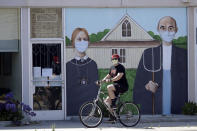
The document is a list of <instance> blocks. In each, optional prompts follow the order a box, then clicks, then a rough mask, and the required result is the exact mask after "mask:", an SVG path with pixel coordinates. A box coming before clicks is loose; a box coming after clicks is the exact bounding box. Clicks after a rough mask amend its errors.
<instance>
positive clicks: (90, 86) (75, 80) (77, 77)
mask: <svg viewBox="0 0 197 131" xmlns="http://www.w3.org/2000/svg"><path fill="white" fill-rule="evenodd" d="M71 42H72V46H73V48H75V57H74V58H73V59H72V60H70V61H68V62H67V63H66V96H67V97H66V98H67V106H66V107H67V115H68V116H77V115H78V113H79V109H80V107H81V105H82V104H83V103H85V102H87V101H90V100H93V99H94V98H96V96H97V93H98V86H97V85H96V84H95V81H96V80H98V69H97V64H96V62H95V61H94V60H92V59H91V58H89V57H88V56H87V54H86V50H87V49H88V44H89V36H88V32H87V30H86V29H85V28H76V29H75V30H74V31H73V33H72V38H71Z"/></svg>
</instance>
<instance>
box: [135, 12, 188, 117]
mask: <svg viewBox="0 0 197 131" xmlns="http://www.w3.org/2000/svg"><path fill="white" fill-rule="evenodd" d="M157 30H158V32H159V34H160V37H161V38H162V42H161V43H162V44H161V45H160V46H158V47H154V48H149V49H146V50H145V51H144V52H143V55H142V57H141V60H140V63H139V66H138V69H137V73H136V79H135V83H134V93H133V99H134V102H135V103H136V104H140V109H141V112H142V114H152V112H153V107H154V111H155V114H163V115H170V114H180V113H181V109H182V107H183V106H184V103H185V102H187V100H188V90H187V89H188V88H187V51H186V50H185V49H183V48H178V47H176V46H174V45H173V42H172V40H173V39H174V37H175V34H176V33H177V31H178V28H177V24H176V20H175V19H174V18H172V17H170V16H165V17H163V18H161V19H160V20H159V23H158V27H157ZM149 69H150V70H151V71H155V70H157V69H160V70H159V71H158V72H155V73H154V80H153V73H152V72H151V71H150V70H149ZM153 95H154V101H153V100H152V96H153ZM153 102H154V106H153V105H152V103H153Z"/></svg>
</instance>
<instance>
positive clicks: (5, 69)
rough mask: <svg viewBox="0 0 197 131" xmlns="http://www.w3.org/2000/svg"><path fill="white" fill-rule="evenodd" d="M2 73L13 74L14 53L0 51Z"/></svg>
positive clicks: (5, 74)
mask: <svg viewBox="0 0 197 131" xmlns="http://www.w3.org/2000/svg"><path fill="white" fill-rule="evenodd" d="M0 75H3V76H10V75H12V53H0Z"/></svg>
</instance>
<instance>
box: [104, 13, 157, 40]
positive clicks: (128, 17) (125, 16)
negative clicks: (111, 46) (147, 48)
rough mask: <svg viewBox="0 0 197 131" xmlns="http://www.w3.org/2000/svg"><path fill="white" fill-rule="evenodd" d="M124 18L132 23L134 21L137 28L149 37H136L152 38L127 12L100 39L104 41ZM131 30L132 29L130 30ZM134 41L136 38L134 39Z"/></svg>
mask: <svg viewBox="0 0 197 131" xmlns="http://www.w3.org/2000/svg"><path fill="white" fill-rule="evenodd" d="M125 19H127V20H129V21H131V22H132V23H134V24H135V25H136V26H137V28H138V29H140V30H141V31H143V33H144V34H145V35H147V36H148V37H149V39H144V40H143V39H141V40H140V39H138V40H139V41H148V40H154V39H153V38H152V37H151V36H150V35H149V34H148V33H147V31H146V30H145V29H144V28H143V27H141V26H140V25H139V24H137V22H136V21H135V20H133V19H132V18H131V17H130V16H129V15H128V14H127V13H126V14H125V15H124V16H123V17H122V18H121V19H120V21H119V22H118V23H117V24H116V25H115V27H114V28H112V29H111V30H110V31H109V32H108V33H107V34H106V35H105V36H104V37H103V38H102V40H101V41H106V40H107V38H108V37H109V36H110V35H111V34H112V33H113V32H114V31H115V30H116V29H117V28H118V27H119V26H121V25H122V23H123V22H124V21H125ZM131 31H132V30H131ZM135 41H136V40H135Z"/></svg>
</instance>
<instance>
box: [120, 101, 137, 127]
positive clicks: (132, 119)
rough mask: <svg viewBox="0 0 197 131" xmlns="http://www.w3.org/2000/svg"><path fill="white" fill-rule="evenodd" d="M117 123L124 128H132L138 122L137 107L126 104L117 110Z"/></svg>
mask: <svg viewBox="0 0 197 131" xmlns="http://www.w3.org/2000/svg"><path fill="white" fill-rule="evenodd" d="M119 121H120V123H121V124H122V125H124V126H126V127H133V126H135V125H137V124H138V122H139V121H140V111H139V108H138V107H137V105H135V104H133V103H131V102H127V103H123V104H122V105H121V106H120V108H119Z"/></svg>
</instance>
